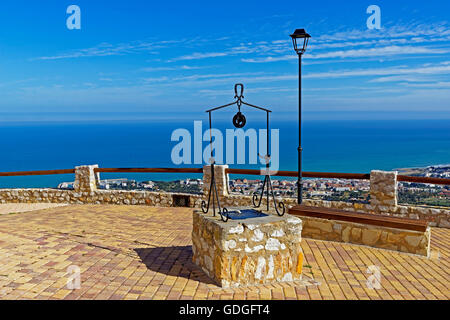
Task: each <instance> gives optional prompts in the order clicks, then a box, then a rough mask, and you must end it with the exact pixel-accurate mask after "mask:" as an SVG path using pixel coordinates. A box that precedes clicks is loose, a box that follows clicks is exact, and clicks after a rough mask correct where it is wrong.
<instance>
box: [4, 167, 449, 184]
mask: <svg viewBox="0 0 450 320" xmlns="http://www.w3.org/2000/svg"><path fill="white" fill-rule="evenodd" d="M94 172H96V173H99V172H102V173H203V169H202V168H95V169H94ZM225 172H226V173H228V174H239V175H261V171H260V170H254V169H231V168H229V169H226V170H225ZM74 173H75V169H59V170H38V171H16V172H0V177H12V176H38V175H56V174H74ZM273 176H279V177H297V176H298V173H297V171H278V172H277V173H275V174H273ZM302 176H303V177H305V178H326V179H355V180H369V179H370V173H336V172H303V173H302ZM397 181H401V182H415V183H427V184H439V185H450V179H444V178H432V177H416V176H404V175H398V176H397Z"/></svg>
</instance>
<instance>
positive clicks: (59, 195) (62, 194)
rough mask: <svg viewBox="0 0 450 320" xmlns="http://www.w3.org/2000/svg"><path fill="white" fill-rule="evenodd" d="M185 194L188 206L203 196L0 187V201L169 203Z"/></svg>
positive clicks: (155, 204) (197, 205) (159, 205)
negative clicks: (175, 197)
mask: <svg viewBox="0 0 450 320" xmlns="http://www.w3.org/2000/svg"><path fill="white" fill-rule="evenodd" d="M177 195H178V196H185V197H188V198H189V204H190V205H189V206H190V207H193V208H194V207H197V208H198V207H200V205H201V201H202V199H203V196H201V195H193V194H181V193H165V192H149V191H125V190H96V191H90V192H88V191H77V190H58V189H0V203H70V204H125V205H148V206H156V207H171V206H173V205H174V202H173V197H174V196H177Z"/></svg>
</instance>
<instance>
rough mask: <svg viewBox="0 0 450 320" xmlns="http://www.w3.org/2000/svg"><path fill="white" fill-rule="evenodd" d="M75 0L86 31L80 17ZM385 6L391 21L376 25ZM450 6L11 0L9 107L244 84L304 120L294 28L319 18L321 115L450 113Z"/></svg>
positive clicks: (145, 109)
mask: <svg viewBox="0 0 450 320" xmlns="http://www.w3.org/2000/svg"><path fill="white" fill-rule="evenodd" d="M71 4H76V5H78V6H79V7H80V8H81V30H68V29H67V27H66V19H67V17H68V14H66V8H67V7H68V6H69V5H71ZM371 4H376V5H378V6H379V7H380V8H381V27H382V28H381V29H380V30H369V29H368V28H367V26H366V20H367V18H368V17H369V14H367V13H366V8H367V7H368V6H369V5H371ZM449 16H450V2H449V1H447V0H442V1H432V0H430V1H414V0H407V1H406V0H405V1H401V0H398V1H363V0H358V1H276V2H274V1H245V2H243V1H226V2H218V1H170V2H169V1H158V2H156V1H137V0H128V1H92V0H91V1H81V0H73V1H71V2H68V1H61V0H59V1H50V0H49V1H39V2H38V1H33V2H31V1H23V0H17V1H14V2H13V1H9V2H6V1H3V2H2V3H1V4H0V26H1V28H0V39H1V41H0V94H1V99H0V113H2V114H3V117H4V118H5V119H6V118H8V115H5V114H7V113H11V114H14V116H13V118H14V117H15V116H17V114H20V117H26V116H27V115H28V116H29V115H33V117H38V116H39V115H46V116H48V115H49V114H51V113H56V114H59V115H60V116H61V117H63V118H64V117H67V118H70V117H74V114H75V115H76V117H81V118H83V117H86V118H88V117H92V116H93V115H95V116H96V117H100V118H101V117H108V116H107V114H114V113H117V114H119V116H118V117H126V118H138V119H139V118H141V117H143V114H145V116H148V117H160V118H171V117H180V115H182V114H184V113H186V114H189V113H193V114H195V113H197V112H201V111H204V110H205V109H206V108H208V107H211V106H215V105H220V104H224V103H227V102H230V101H231V100H232V99H233V85H234V84H235V83H237V82H242V83H244V84H245V86H246V92H245V93H246V94H245V97H246V100H247V101H249V102H251V103H255V104H259V105H263V106H267V107H270V108H272V109H273V110H274V111H277V112H278V114H280V115H284V116H285V117H286V118H290V117H292V114H295V115H296V108H297V57H296V55H295V53H294V52H293V50H292V45H291V42H290V38H289V34H290V33H292V31H294V29H295V28H306V29H307V31H308V32H309V33H310V34H311V35H312V39H311V41H310V46H309V48H308V51H307V53H306V54H305V55H304V59H303V62H304V65H303V79H304V81H303V85H304V91H303V98H304V99H303V102H304V111H305V114H306V115H310V118H326V119H334V118H336V119H339V118H341V119H342V118H362V119H374V118H382V119H386V118H441V119H442V118H449V119H450V22H449V21H448V17H449ZM294 118H295V116H294Z"/></svg>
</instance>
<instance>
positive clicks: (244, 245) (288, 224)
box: [192, 210, 303, 288]
mask: <svg viewBox="0 0 450 320" xmlns="http://www.w3.org/2000/svg"><path fill="white" fill-rule="evenodd" d="M301 232H302V221H301V220H300V219H299V218H297V217H294V216H290V215H287V214H286V215H284V216H282V217H280V216H276V215H266V216H264V217H256V218H247V219H240V220H233V219H232V218H231V219H230V220H228V222H223V221H222V220H221V218H220V217H219V216H212V215H205V214H204V213H202V212H201V211H200V210H196V211H194V213H193V231H192V250H193V261H194V263H195V264H197V265H198V266H199V267H201V268H202V269H203V270H204V272H206V274H207V275H208V276H209V277H210V278H212V279H213V280H214V281H215V282H216V283H217V284H219V285H220V286H221V287H224V288H226V287H237V286H245V285H256V284H267V283H274V282H281V281H294V280H301V275H302V266H303V252H302V249H301V247H300V242H301Z"/></svg>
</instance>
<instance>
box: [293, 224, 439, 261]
mask: <svg viewBox="0 0 450 320" xmlns="http://www.w3.org/2000/svg"><path fill="white" fill-rule="evenodd" d="M301 219H302V221H303V232H302V236H303V237H305V238H312V239H318V240H329V241H338V242H347V243H353V244H360V245H366V246H370V247H375V248H381V249H388V250H395V251H401V252H407V253H412V254H418V255H423V256H426V257H429V254H430V237H431V234H430V233H431V231H430V227H428V229H427V231H426V232H419V231H412V230H402V229H396V228H387V227H381V226H369V225H365V224H360V223H353V222H345V221H334V220H327V219H321V218H314V217H301Z"/></svg>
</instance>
